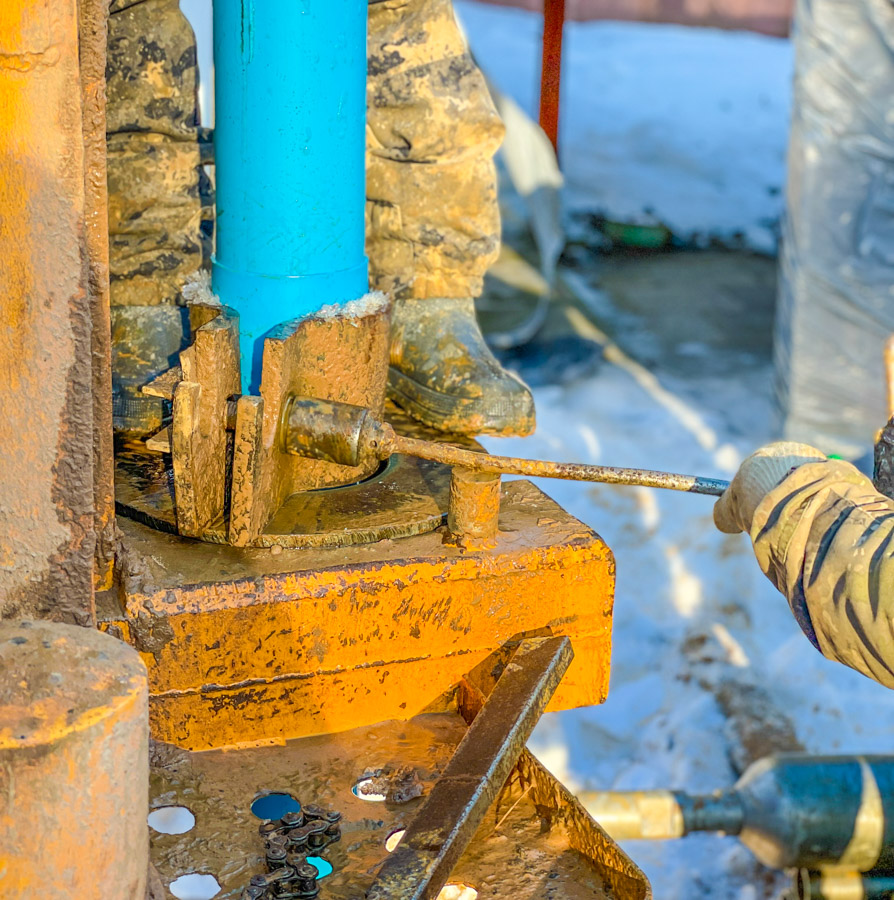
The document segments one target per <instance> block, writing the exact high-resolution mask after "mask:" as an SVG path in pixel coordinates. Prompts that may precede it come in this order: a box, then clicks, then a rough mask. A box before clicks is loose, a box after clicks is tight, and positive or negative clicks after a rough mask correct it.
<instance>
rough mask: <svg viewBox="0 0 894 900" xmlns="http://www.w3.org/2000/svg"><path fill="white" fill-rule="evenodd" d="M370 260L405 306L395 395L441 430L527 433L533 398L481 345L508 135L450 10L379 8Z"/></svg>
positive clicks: (379, 284)
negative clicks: (500, 156)
mask: <svg viewBox="0 0 894 900" xmlns="http://www.w3.org/2000/svg"><path fill="white" fill-rule="evenodd" d="M367 105H368V124H367V138H368V140H367V148H368V153H367V189H366V192H367V252H368V255H369V258H370V278H371V283H372V287H373V288H376V289H379V290H383V291H386V292H389V293H391V295H392V296H393V297H394V299H395V310H394V326H393V329H392V353H391V366H392V368H391V376H390V389H391V393H392V395H393V396H394V398H395V399H396V400H397V401H398V402H399V403H400V404H401V405H403V406H404V407H405V408H406V409H407V411H408V412H410V413H411V414H413V415H414V416H416V417H417V418H419V419H421V420H422V421H424V422H426V423H428V424H430V425H434V426H436V427H440V428H443V429H445V430H450V431H457V432H466V433H504V434H526V433H528V432H530V431H531V430H532V429H533V425H534V408H533V402H532V400H531V395H530V392H529V391H528V389H527V388H526V387H525V385H523V384H522V383H521V382H520V381H519V380H518V379H517V378H515V377H514V376H513V375H511V374H509V373H508V372H506V371H505V370H504V369H503V368H502V367H501V366H500V365H499V363H498V362H497V361H496V359H494V357H493V355H492V354H491V353H490V351H489V350H488V349H487V347H486V345H485V344H484V340H483V338H482V337H481V332H480V331H479V329H478V324H477V322H476V320H475V311H474V306H473V298H474V297H476V296H477V295H478V294H479V293H480V292H481V287H482V279H483V276H484V272H485V270H486V269H487V267H488V266H489V265H490V264H491V263H492V262H493V261H494V260H495V259H496V257H497V254H498V252H499V243H500V216H499V208H498V206H497V185H496V171H495V168H494V164H493V159H492V157H493V154H494V152H495V151H496V149H497V147H498V146H499V144H500V141H501V139H502V136H503V125H502V123H501V122H500V119H499V117H498V115H497V113H496V110H495V109H494V106H493V103H492V101H491V98H490V95H489V93H488V90H487V86H486V84H485V82H484V77H483V76H482V74H481V72H480V71H479V70H478V68H477V67H476V66H475V63H474V62H473V61H472V59H471V57H470V56H469V54H468V52H467V50H466V48H465V45H464V43H463V39H462V36H461V34H460V32H459V29H458V27H457V24H456V20H455V18H454V14H453V7H452V5H451V3H450V0H379V2H376V0H371V2H370V5H369V79H368V104H367Z"/></svg>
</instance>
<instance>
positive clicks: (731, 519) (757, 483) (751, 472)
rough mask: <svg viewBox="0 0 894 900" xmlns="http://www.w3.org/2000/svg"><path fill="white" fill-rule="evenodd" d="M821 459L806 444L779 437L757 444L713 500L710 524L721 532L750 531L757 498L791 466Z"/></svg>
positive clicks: (758, 500) (823, 455)
mask: <svg viewBox="0 0 894 900" xmlns="http://www.w3.org/2000/svg"><path fill="white" fill-rule="evenodd" d="M825 459H826V455H825V454H824V453H822V452H820V451H819V450H817V449H816V447H811V446H810V445H809V444H798V443H794V442H792V441H779V442H778V443H775V444H767V446H766V447H761V448H760V450H757V451H755V452H754V453H752V454H751V456H749V457H748V458H747V459H746V460H745V461H744V462H743V463H742V465H741V466H739V471H738V472H737V473H736V476H735V478H733V480H732V483H731V484H730V486H729V488H727V490H726V491H725V492H724V494H723V496H722V497H721V498H720V499H719V500H718V501H717V502H716V503H715V504H714V524H715V525H716V526H717V528H718V529H719V530H720V531H722V532H724V534H738V533H739V532H740V531H744V532H746V533H747V534H750V533H751V522H752V520H753V519H754V511H755V510H756V509H757V508H758V506H759V505H760V502H761V500H763V499H764V497H766V496H767V494H768V493H769V492H770V491H771V490H773V488H774V487H776V485H777V484H779V483H780V482H781V481H782V480H783V479H784V478H785V477H786V476H787V475H788V474H789V473H790V472H791V471H792V469H796V468H797V467H798V466H803V465H804V464H805V463H810V462H817V461H818V460H825Z"/></svg>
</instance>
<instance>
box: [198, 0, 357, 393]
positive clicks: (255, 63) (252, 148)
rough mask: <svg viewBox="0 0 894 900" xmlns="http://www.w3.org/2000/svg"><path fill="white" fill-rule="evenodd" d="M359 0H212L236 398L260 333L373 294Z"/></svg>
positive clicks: (222, 247)
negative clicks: (236, 337)
mask: <svg viewBox="0 0 894 900" xmlns="http://www.w3.org/2000/svg"><path fill="white" fill-rule="evenodd" d="M366 12H367V0H214V68H215V72H214V103H215V108H216V109H215V119H216V121H215V128H214V155H215V167H216V179H217V183H216V189H217V222H216V228H217V244H216V249H215V256H214V260H213V267H212V289H213V290H214V292H215V293H216V294H217V295H218V296H219V297H220V298H221V301H222V302H223V303H225V304H226V305H228V306H231V307H233V308H234V309H236V310H237V311H238V313H239V320H240V324H239V331H240V350H241V354H242V390H243V393H249V392H251V393H257V392H258V388H259V386H260V377H261V356H262V352H263V343H264V341H263V336H264V335H265V334H267V333H268V332H269V331H270V330H271V329H272V328H274V327H275V326H277V325H279V324H281V323H282V322H286V321H289V320H291V319H296V318H299V317H301V316H305V315H307V314H309V313H312V312H315V311H316V310H318V309H319V308H320V307H322V306H325V305H327V304H330V303H344V302H348V301H350V300H356V299H357V298H359V297H362V296H363V295H364V294H365V293H366V292H367V290H368V288H369V276H368V266H367V260H366V256H365V254H364V207H365V174H366V172H365V157H364V152H365V125H366Z"/></svg>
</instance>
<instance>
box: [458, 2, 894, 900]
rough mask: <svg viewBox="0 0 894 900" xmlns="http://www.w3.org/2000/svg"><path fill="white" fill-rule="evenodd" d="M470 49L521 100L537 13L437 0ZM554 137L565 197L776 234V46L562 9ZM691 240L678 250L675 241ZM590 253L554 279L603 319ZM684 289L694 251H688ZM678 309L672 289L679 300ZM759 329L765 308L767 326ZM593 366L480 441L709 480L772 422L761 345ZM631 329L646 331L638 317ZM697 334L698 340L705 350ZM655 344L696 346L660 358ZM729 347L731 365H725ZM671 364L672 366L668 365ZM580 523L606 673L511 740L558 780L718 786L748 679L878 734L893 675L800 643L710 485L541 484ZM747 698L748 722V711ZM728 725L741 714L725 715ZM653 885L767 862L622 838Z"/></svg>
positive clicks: (779, 59)
mask: <svg viewBox="0 0 894 900" xmlns="http://www.w3.org/2000/svg"><path fill="white" fill-rule="evenodd" d="M456 6H457V9H458V11H459V13H460V15H461V17H462V20H463V22H464V25H465V27H466V29H467V32H468V36H469V40H470V43H471V45H472V47H473V49H474V51H475V52H476V55H477V56H478V58H479V62H480V63H481V65H482V66H483V68H484V69H485V70H486V71H487V73H488V75H489V76H490V77H491V78H492V80H493V81H494V82H495V84H496V86H497V87H498V88H499V89H500V90H502V91H504V92H506V93H508V94H509V95H510V96H512V97H513V98H514V99H515V100H516V101H517V102H518V103H519V104H520V105H521V106H522V107H523V108H524V109H526V110H527V111H528V113H529V114H532V115H536V96H537V79H538V70H537V42H538V40H539V28H540V25H539V17H538V16H536V15H534V14H530V13H526V12H522V11H518V10H510V9H502V8H494V7H490V6H485V5H480V4H477V3H474V2H470V0H457V3H456ZM567 29H568V30H567V32H566V41H567V44H566V47H567V54H566V67H565V70H564V81H563V84H564V96H563V103H564V107H563V120H562V128H563V130H562V133H561V135H560V148H561V155H562V157H561V158H562V163H563V169H564V172H565V175H566V190H565V196H564V201H565V207H566V210H567V211H587V212H601V213H603V214H604V215H606V216H607V217H609V218H614V219H622V220H623V219H627V220H631V219H640V220H641V219H642V218H643V214H644V213H646V212H647V211H651V216H653V217H654V219H656V220H659V221H661V222H663V223H664V224H666V225H668V226H669V227H670V228H671V229H672V230H673V231H674V232H675V233H677V234H678V235H681V236H685V237H688V238H690V239H692V240H694V241H695V242H696V243H698V242H702V241H704V240H705V239H707V238H709V237H715V238H720V239H721V240H722V241H726V242H731V243H735V241H736V236H737V235H739V236H741V237H742V239H743V242H744V244H745V245H747V246H749V247H750V248H752V249H755V250H759V251H768V252H772V251H773V250H774V248H775V235H776V221H777V219H778V216H779V214H780V211H781V202H782V201H781V191H782V186H783V179H784V151H785V141H786V130H787V118H788V105H789V78H790V69H791V52H790V46H789V44H788V43H787V42H786V41H782V40H776V39H772V38H763V37H758V36H754V35H745V34H736V33H723V32H713V31H705V30H701V31H697V30H687V29H682V28H677V27H669V26H655V25H630V24H617V23H570V24H569V25H568V26H567ZM693 259H694V258H693ZM598 265H599V264H598V261H597V262H594V263H592V264H591V266H592V270H591V271H589V272H587V271H584V272H581V271H568V270H566V271H564V272H563V273H562V277H563V278H564V279H565V280H566V283H567V284H568V285H569V286H570V287H571V288H572V289H573V291H574V292H575V293H576V294H577V295H578V296H579V297H580V298H581V299H582V300H583V301H584V303H585V305H586V306H587V307H589V309H590V310H592V311H594V312H595V313H596V316H597V319H598V320H599V321H601V322H602V323H603V325H604V326H605V328H606V330H607V331H612V323H613V322H614V323H617V322H618V321H619V319H620V317H622V316H624V315H625V314H626V313H624V312H623V311H621V310H619V309H617V308H616V307H615V306H614V305H613V301H612V298H611V297H610V296H608V295H606V294H605V293H604V292H602V291H600V288H599V273H598ZM690 271H691V272H692V273H693V275H694V280H693V290H694V291H698V290H699V284H698V280H697V272H698V269H697V263H695V262H694V263H693V264H692V265H691V266H690ZM679 314H680V315H681V316H685V315H686V314H687V310H686V309H685V308H681V309H680V310H679ZM768 327H769V325H768ZM581 328H582V333H584V335H585V336H588V337H590V338H593V339H595V340H596V341H597V342H599V343H601V344H602V346H603V348H604V349H605V355H606V359H605V361H604V362H603V364H602V365H601V367H599V368H598V369H597V370H596V373H595V374H591V375H588V376H587V377H585V378H583V379H578V380H572V381H570V382H569V383H565V384H561V385H551V386H546V387H540V388H536V389H535V398H536V401H537V409H538V420H539V421H538V428H537V433H536V434H535V435H534V436H533V437H531V438H526V439H517V440H497V439H491V440H489V441H487V443H488V446H489V448H490V449H492V450H494V452H505V453H512V454H517V455H521V456H530V457H546V458H551V459H558V460H575V461H581V462H590V463H601V464H614V465H623V466H641V467H644V468H657V469H664V470H671V471H679V472H687V473H690V474H702V475H713V476H719V477H726V478H729V477H731V475H732V474H733V473H734V472H735V470H736V467H737V465H738V462H739V461H740V460H741V459H742V458H743V457H744V456H745V455H747V454H748V453H749V452H751V451H752V450H753V449H755V447H757V446H758V445H760V444H761V443H762V442H765V441H767V440H770V439H773V438H774V437H775V435H774V434H773V433H772V428H773V422H774V416H773V409H772V399H771V381H772V378H771V367H770V360H769V354H768V353H763V354H760V353H753V352H750V351H749V350H748V349H747V348H745V349H743V350H741V351H739V352H737V354H736V355H735V360H736V362H734V363H730V360H729V359H727V360H726V361H725V364H724V365H718V364H716V363H717V359H716V355H717V351H716V350H714V349H712V348H711V347H710V346H708V345H707V344H706V343H704V342H701V341H699V340H698V339H697V337H696V338H695V339H690V340H687V341H686V342H685V343H681V344H680V345H679V346H677V347H675V348H672V349H671V351H670V352H669V353H668V354H666V355H665V358H664V361H665V362H666V363H668V364H667V365H664V364H663V363H662V357H661V354H660V353H659V354H657V355H656V354H655V353H654V352H652V350H651V348H650V351H649V352H643V353H642V354H641V357H642V358H647V359H648V364H649V366H650V368H649V369H646V368H645V367H644V366H642V365H640V364H639V363H637V362H636V361H635V359H633V358H631V357H636V355H637V353H636V351H635V350H634V349H631V350H630V356H628V355H627V354H625V353H624V352H622V351H621V350H619V348H618V347H617V346H615V345H614V344H613V342H612V340H611V339H610V338H608V337H607V336H606V335H605V334H603V333H601V332H599V330H598V329H591V330H590V333H587V328H588V326H587V325H586V324H584V325H582V326H581ZM645 340H647V341H648V336H646V337H645ZM712 354H714V357H715V358H714V359H712ZM674 355H677V356H680V355H686V356H687V357H690V358H698V359H700V360H701V361H702V362H703V364H702V365H701V366H695V367H692V368H691V374H690V375H688V376H687V375H681V374H680V373H681V367H680V366H679V365H675V364H672V363H674V360H673V357H674ZM740 364H741V365H740ZM684 368H685V367H684ZM541 486H542V487H543V489H544V490H545V491H546V492H547V493H549V494H550V496H552V497H554V498H555V499H557V500H558V501H559V502H560V503H561V504H562V505H563V506H564V507H565V508H566V509H567V510H569V511H570V512H571V513H573V514H574V515H576V516H578V517H579V518H580V519H581V520H582V521H584V522H586V523H587V524H589V525H591V526H592V527H593V528H594V529H596V531H598V532H599V533H600V534H601V535H602V537H603V538H604V539H605V540H606V541H607V543H608V544H609V546H610V547H611V548H612V550H613V552H614V554H615V558H616V561H617V593H616V605H615V619H614V650H613V660H612V667H613V668H612V682H611V690H610V694H609V698H608V701H607V702H606V703H605V704H604V705H603V706H601V707H595V708H590V709H581V710H573V711H568V712H563V713H557V714H551V715H548V716H546V717H545V718H544V719H543V721H542V722H541V724H540V725H539V726H538V728H537V730H536V732H535V734H534V736H533V738H532V741H531V747H532V749H533V750H534V752H535V753H536V754H537V755H538V756H539V758H540V759H541V760H542V761H543V762H544V763H545V764H546V765H547V766H548V767H549V768H550V769H551V770H552V771H553V772H555V773H556V775H557V776H559V777H560V778H561V779H562V780H563V781H564V782H565V783H566V784H567V785H569V787H571V788H572V789H609V788H618V789H648V788H656V787H670V788H676V789H684V790H690V791H694V792H703V791H711V790H714V789H717V788H722V787H726V786H729V785H730V784H732V783H733V782H734V781H735V778H736V774H735V771H734V769H733V767H732V765H731V761H730V760H731V755H735V753H736V752H737V751H738V750H739V749H740V747H739V746H737V740H736V737H735V734H734V733H733V732H732V730H731V728H730V725H731V724H732V723H731V722H730V721H729V720H728V719H727V717H726V715H725V714H724V711H723V704H722V703H721V702H720V701H719V696H720V694H721V692H722V690H723V689H726V690H729V689H730V688H729V685H732V686H733V687H732V690H733V691H734V692H735V690H736V686H738V685H741V686H743V687H751V686H756V687H758V688H760V689H762V690H763V691H764V692H765V695H766V699H767V701H768V705H767V708H766V714H767V715H769V714H770V713H771V712H772V711H773V710H778V711H779V712H781V713H783V714H784V716H786V717H788V719H789V720H790V721H791V723H792V725H793V726H794V730H795V732H796V735H797V738H798V740H800V742H801V743H802V744H803V745H804V747H805V748H806V749H807V750H808V751H811V752H819V753H841V752H852V751H853V752H890V749H891V743H890V721H891V715H892V713H894V695H892V694H891V693H890V692H888V691H886V690H885V689H883V688H881V687H879V686H878V685H876V684H874V683H873V682H870V681H869V680H867V679H866V678H864V677H863V676H861V675H858V674H856V673H855V672H852V671H850V670H848V669H846V668H845V667H843V666H840V665H836V664H833V663H831V662H829V661H827V660H825V659H824V658H823V657H822V656H820V655H819V654H818V653H817V652H816V651H815V650H814V649H813V647H812V646H810V644H809V643H808V641H807V640H806V638H804V637H803V635H802V634H801V632H800V630H799V629H798V627H797V625H796V624H795V622H794V620H793V618H792V616H791V614H790V612H789V610H788V607H787V605H786V603H785V601H784V600H783V599H782V598H781V597H780V596H779V595H778V594H777V593H776V592H775V590H774V589H773V588H772V586H771V585H770V584H769V582H767V581H766V579H765V578H764V576H763V575H762V574H761V572H760V570H759V569H758V567H757V564H756V562H755V560H754V557H753V553H752V550H751V546H750V542H749V541H748V540H747V539H746V538H745V537H744V536H741V535H739V536H726V535H722V534H720V533H719V532H717V531H716V530H715V528H714V526H713V521H712V515H711V513H712V501H711V499H710V498H707V497H701V496H695V495H692V496H690V495H685V494H676V493H672V492H669V491H656V490H649V489H645V488H625V487H610V486H598V485H595V486H594V485H589V486H588V485H580V484H573V483H565V482H546V481H544V482H542V484H541ZM750 713H751V714H752V715H753V716H754V717H755V721H754V722H753V723H752V724H756V725H757V728H758V730H759V729H760V723H761V715H762V709H761V707H760V706H758V707H757V708H755V709H752V710H751V711H750ZM746 724H747V723H746ZM625 846H626V849H627V850H628V852H629V853H630V855H631V856H632V858H633V859H634V860H635V861H636V862H638V863H639V864H640V865H641V866H642V867H643V868H644V869H645V871H646V872H647V874H648V876H649V877H650V879H651V881H652V884H653V888H654V894H655V897H656V898H657V900H683V898H692V897H705V898H716V900H720V898H724V900H725V898H740V900H758V898H764V897H772V896H776V895H778V893H779V892H780V891H781V889H782V888H783V887H784V886H785V885H786V883H787V881H786V879H785V878H784V877H783V876H774V875H772V873H768V872H767V871H766V870H763V869H762V868H761V867H760V866H759V865H757V864H756V863H755V862H754V861H753V858H752V857H751V855H750V854H749V853H748V851H747V850H745V849H744V848H742V847H741V846H740V845H739V844H738V843H737V842H736V841H735V840H734V839H725V838H719V837H715V836H710V835H705V836H696V837H691V838H687V839H686V840H685V841H678V842H667V843H647V842H628V843H627V844H626V845H625Z"/></svg>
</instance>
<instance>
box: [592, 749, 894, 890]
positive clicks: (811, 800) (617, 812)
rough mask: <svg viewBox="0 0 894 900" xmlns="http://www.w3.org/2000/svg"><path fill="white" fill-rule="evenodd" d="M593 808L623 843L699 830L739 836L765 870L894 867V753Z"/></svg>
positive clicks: (795, 763) (773, 765)
mask: <svg viewBox="0 0 894 900" xmlns="http://www.w3.org/2000/svg"><path fill="white" fill-rule="evenodd" d="M580 799H581V802H582V803H583V804H584V806H585V807H586V808H587V811H588V812H589V813H590V814H591V815H592V816H593V818H595V819H596V821H597V822H599V824H600V825H602V826H603V828H605V830H606V831H608V833H609V834H610V835H611V836H612V837H613V838H615V839H616V840H621V839H630V838H641V839H651V840H662V839H667V838H677V837H682V836H683V835H686V834H690V833H692V832H694V831H714V832H720V833H722V834H729V835H737V836H738V837H739V839H740V840H741V841H742V843H743V844H745V846H746V847H748V848H749V850H751V852H752V853H754V855H755V856H756V857H757V858H758V859H759V860H760V861H761V862H762V863H763V864H764V865H766V866H771V867H773V868H776V869H787V868H792V867H799V868H804V869H809V870H815V869H824V868H828V867H830V866H831V867H837V868H839V869H843V870H849V871H853V872H870V871H873V872H885V873H888V874H890V873H891V872H892V871H894V827H892V824H891V823H892V822H894V756H808V755H804V754H796V753H791V754H788V753H784V754H779V755H777V756H768V757H766V758H764V759H761V760H759V761H758V762H756V763H754V764H753V765H752V766H749V768H748V769H747V771H746V772H745V773H744V774H743V775H742V777H741V778H740V779H739V781H738V782H737V783H736V785H735V787H733V788H731V789H730V790H728V791H718V792H716V793H714V794H707V795H701V796H694V795H690V794H686V793H682V792H671V791H661V790H659V791H587V792H583V793H582V794H580Z"/></svg>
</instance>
